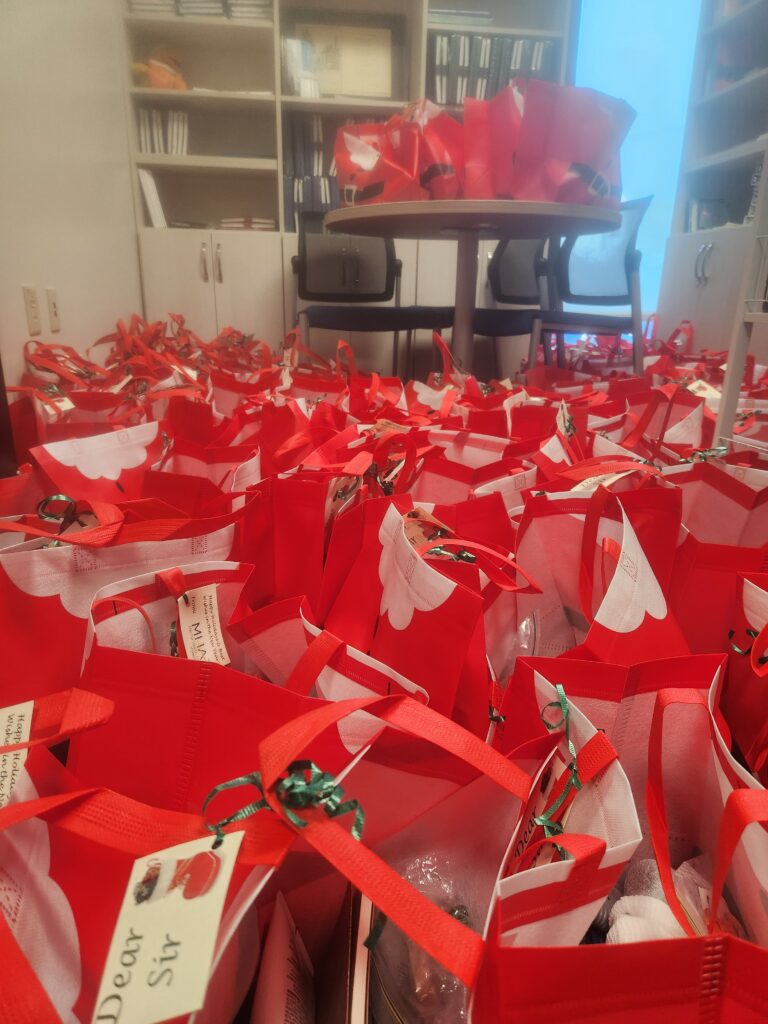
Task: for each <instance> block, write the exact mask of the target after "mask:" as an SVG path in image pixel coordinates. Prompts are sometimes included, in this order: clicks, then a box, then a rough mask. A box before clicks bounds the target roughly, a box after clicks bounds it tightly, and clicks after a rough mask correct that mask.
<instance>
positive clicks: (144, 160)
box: [120, 0, 580, 232]
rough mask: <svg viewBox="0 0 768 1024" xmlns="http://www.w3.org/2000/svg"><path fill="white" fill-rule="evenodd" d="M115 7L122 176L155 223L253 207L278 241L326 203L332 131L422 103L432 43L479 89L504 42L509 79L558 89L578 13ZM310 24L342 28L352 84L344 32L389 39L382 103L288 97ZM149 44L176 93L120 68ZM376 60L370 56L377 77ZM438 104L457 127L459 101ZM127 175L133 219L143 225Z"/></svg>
mask: <svg viewBox="0 0 768 1024" xmlns="http://www.w3.org/2000/svg"><path fill="white" fill-rule="evenodd" d="M120 2H121V3H122V4H123V5H124V8H125V10H124V13H123V29H124V37H125V47H126V78H125V82H126V98H127V109H128V116H129V121H130V123H129V131H130V142H131V147H130V148H131V158H132V166H133V169H134V174H135V172H136V171H137V170H138V169H139V168H141V169H142V170H146V171H149V172H151V174H152V175H154V177H155V179H156V186H157V191H158V194H159V199H160V202H161V204H162V206H163V207H164V208H166V207H167V210H166V213H169V215H168V217H167V219H168V220H169V221H170V220H173V221H175V222H178V223H189V224H191V225H194V224H200V223H206V224H210V223H217V222H219V221H221V220H222V219H223V218H224V217H233V216H243V217H248V216H253V215H254V212H257V213H258V214H259V215H260V216H263V217H268V218H270V219H274V220H275V221H276V222H277V225H278V230H280V231H289V232H293V231H294V230H295V226H296V214H297V213H298V212H300V211H301V210H305V209H309V210H325V209H328V208H333V206H334V205H336V204H337V203H338V192H337V189H336V183H335V176H334V169H333V168H334V162H333V143H334V139H335V136H336V132H337V130H338V128H339V127H340V126H342V125H343V124H344V123H345V122H346V121H348V120H358V121H368V120H370V121H384V120H386V119H387V118H388V117H389V116H391V115H392V114H394V113H396V112H398V111H400V110H402V108H403V107H404V106H405V105H406V104H407V103H408V102H410V101H414V100H418V99H421V98H422V97H424V96H427V97H430V96H432V95H433V94H434V82H435V78H434V68H433V66H432V64H431V60H432V55H433V50H434V47H435V41H436V39H437V38H438V37H439V36H446V35H447V36H450V37H457V36H459V37H465V38H466V40H467V44H466V49H467V52H466V53H463V54H462V58H461V60H462V65H461V67H462V69H463V68H464V66H465V65H464V63H463V61H464V58H465V57H467V56H469V58H470V67H469V70H468V72H467V76H468V78H469V79H470V80H471V78H472V75H476V76H477V77H478V78H479V79H480V80H484V77H485V78H487V79H488V80H490V68H489V65H488V63H487V62H488V61H489V60H490V57H491V52H490V51H491V47H492V45H493V46H495V47H496V48H495V49H494V50H493V52H494V53H496V52H497V50H498V59H499V63H498V65H494V67H495V68H497V71H498V77H497V79H496V80H497V81H498V82H501V81H502V76H503V74H504V72H505V70H508V71H509V72H510V77H511V72H512V65H511V64H510V66H509V68H508V69H507V68H506V65H505V66H502V65H503V56H506V57H507V62H508V63H509V60H510V58H511V56H512V51H513V49H514V52H515V53H517V49H515V46H516V45H517V47H519V49H520V52H521V53H522V54H525V59H524V60H523V59H521V62H520V64H519V66H520V68H522V69H523V70H522V71H521V72H517V73H522V74H531V75H541V77H549V78H552V79H554V80H556V81H561V82H564V81H568V80H569V79H570V78H571V76H572V71H573V54H574V49H575V42H574V40H575V36H576V33H577V31H578V24H579V11H580V0H514V2H512V0H460V2H459V0H456V2H454V0H439V2H438V0H272V2H271V3H270V4H268V5H267V6H266V10H265V12H264V13H265V18H264V19H259V20H250V19H249V20H244V19H242V18H240V19H238V18H227V17H219V16H209V17H204V16H198V15H180V14H167V13H146V11H141V12H136V11H133V12H132V11H131V10H130V6H131V4H130V0H120ZM145 6H146V5H145ZM442 10H445V12H446V13H445V17H444V18H443V17H441V13H440V12H441V11H442ZM486 10H487V11H488V12H489V16H488V17H484V16H483V14H484V12H485V11H486ZM466 12H470V13H469V14H467V13H466ZM430 19H433V20H430ZM480 22H490V23H486V24H481V23H480ZM320 24H323V25H336V26H339V27H341V28H342V29H343V30H344V31H343V33H341V36H342V37H343V38H344V39H346V40H348V42H347V43H346V44H344V45H349V47H350V53H351V55H353V60H352V62H351V64H350V66H351V67H354V66H355V64H354V62H355V60H356V61H357V67H358V70H357V72H356V74H357V76H358V77H359V76H360V75H362V74H364V72H363V71H362V70H359V69H360V68H364V67H365V66H366V65H365V61H366V59H370V58H367V57H366V55H365V53H364V52H363V51H361V52H360V53H357V52H356V51H354V49H353V47H354V46H359V45H360V44H359V43H357V42H355V32H354V30H355V29H359V30H361V31H362V36H363V44H362V45H364V46H365V45H368V46H371V45H373V43H372V40H373V39H374V38H375V37H374V32H376V31H378V32H381V31H382V30H385V29H386V30H388V31H390V33H391V48H392V75H391V93H392V98H378V97H370V96H359V95H348V94H341V92H340V93H339V94H337V95H325V96H320V97H306V96H298V95H289V94H288V90H289V87H288V84H287V83H288V81H289V79H290V75H289V74H288V70H289V69H288V61H287V57H286V49H285V45H284V41H285V40H286V39H289V38H295V37H296V36H298V35H300V32H301V31H302V26H304V31H305V32H306V26H307V25H320ZM366 30H368V40H367V42H366V41H365V31H366ZM319 36H320V38H322V33H320V34H319ZM477 36H481V37H484V38H486V39H487V40H488V39H489V41H487V42H486V44H485V49H484V50H483V53H482V54H481V53H479V51H478V54H477V55H475V53H474V51H473V52H472V54H469V50H470V49H471V48H472V46H473V45H474V43H473V37H477ZM489 37H490V38H489ZM301 38H303V37H301ZM318 45H319V44H318ZM162 46H165V47H167V49H168V50H169V51H170V54H171V56H172V57H173V58H175V59H178V61H179V65H180V68H181V73H182V75H183V76H184V78H185V80H186V82H187V83H188V85H189V86H190V88H189V89H188V90H184V91H181V90H180V91H175V90H163V89H155V88H147V87H145V86H144V85H138V84H137V83H138V82H139V81H142V82H143V81H144V80H143V79H141V78H137V79H136V80H134V78H133V76H132V74H131V71H130V68H131V65H132V63H144V62H146V61H148V60H149V59H150V58H152V57H153V56H155V51H156V49H157V48H159V47H162ZM379 47H380V48H381V46H380V44H379ZM156 59H162V58H157V57H156ZM475 60H476V63H475V64H473V63H472V61H475ZM361 62H362V63H361ZM381 63H382V62H381V58H380V56H379V57H378V65H379V76H380V78H383V75H382V74H381V67H380V65H381ZM477 68H479V70H476V69H477ZM483 72H485V76H484V75H483ZM308 73H309V74H311V69H309V70H308ZM347 73H348V78H347V79H344V78H343V77H342V79H341V81H343V82H344V85H343V89H344V90H345V92H346V93H352V92H353V91H354V90H355V89H356V88H357V86H356V84H355V83H356V82H357V80H358V79H357V77H354V76H353V75H352V74H351V73H349V72H347ZM321 80H322V79H321ZM325 84H326V85H327V84H328V83H327V82H326V83H325ZM486 85H487V82H486ZM362 87H363V86H362V85H361V88H362ZM499 87H500V88H501V87H502V86H501V85H500V86H499ZM196 88H197V90H198V91H195V89H196ZM475 88H476V91H475V95H480V94H482V88H483V87H482V81H481V84H479V85H476V87H475ZM340 89H341V86H340ZM297 91H298V90H297ZM328 91H329V92H330V89H328ZM372 91H373V88H372ZM382 94H385V91H384V89H383V88H382V89H381V91H380V92H379V96H381V95H382ZM447 98H452V97H450V96H449V97H447ZM488 98H490V95H489V96H488ZM447 109H449V110H450V112H451V113H452V114H454V115H455V116H456V117H457V118H458V119H461V116H462V107H461V106H457V105H454V106H450V107H448V108H447ZM176 111H181V114H182V116H181V117H178V118H177V117H176V116H175V112H176ZM148 124H149V126H150V127H149V129H148ZM179 131H181V141H179V134H178V133H179ZM156 133H157V134H156ZM190 151H191V152H193V153H194V155H188V154H189V153H190ZM228 154H230V155H228ZM135 180H136V182H137V186H136V188H135V190H134V191H135V205H136V215H137V221H138V223H139V224H141V225H143V226H144V227H146V228H147V229H150V223H151V218H150V216H149V213H148V210H147V208H146V204H145V202H144V199H143V194H142V191H141V189H140V188H139V187H138V176H136V178H135ZM329 204H330V205H329Z"/></svg>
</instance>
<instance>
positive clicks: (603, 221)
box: [325, 199, 621, 371]
mask: <svg viewBox="0 0 768 1024" xmlns="http://www.w3.org/2000/svg"><path fill="white" fill-rule="evenodd" d="M620 224H621V214H620V213H619V212H618V211H616V210H606V209H603V208H601V207H597V206H577V205H574V204H568V203H527V202H521V201H518V200H516V199H452V200H436V201H421V202H410V203H372V204H370V205H367V206H347V207H344V208H343V209H340V210H333V211H332V212H331V213H328V214H326V217H325V226H326V227H327V228H328V230H329V231H338V232H342V233H345V234H349V235H372V236H375V237H378V238H415V239H441V238H457V239H458V243H459V250H458V262H457V264H456V293H455V306H456V312H455V315H454V322H453V354H454V357H455V358H456V360H457V362H458V363H459V364H460V365H461V366H462V367H463V369H465V370H467V371H469V370H471V368H472V354H473V347H474V346H473V341H474V334H473V330H472V324H473V320H474V314H475V291H476V288H477V260H478V252H479V245H480V239H481V238H505V239H507V238H552V237H557V238H560V237H563V236H565V235H591V234H598V233H600V232H603V231H613V230H614V229H615V228H617V227H619V225H620Z"/></svg>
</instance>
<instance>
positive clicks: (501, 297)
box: [473, 238, 552, 375]
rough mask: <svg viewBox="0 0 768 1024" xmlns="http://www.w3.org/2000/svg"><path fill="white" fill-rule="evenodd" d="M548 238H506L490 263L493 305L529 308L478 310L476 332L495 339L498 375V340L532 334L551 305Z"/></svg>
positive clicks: (500, 243)
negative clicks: (537, 319) (535, 320)
mask: <svg viewBox="0 0 768 1024" xmlns="http://www.w3.org/2000/svg"><path fill="white" fill-rule="evenodd" d="M547 248H548V239H539V238H532V239H515V240H511V239H507V240H503V241H501V242H499V244H498V245H497V246H496V248H495V249H494V251H493V255H492V256H491V259H490V262H489V264H488V283H489V284H490V288H491V295H492V296H493V299H494V302H503V303H508V304H509V305H513V306H528V307H534V308H528V309H476V310H475V317H474V323H473V330H474V333H475V334H476V335H479V336H481V337H484V338H493V351H494V358H495V360H496V373H497V375H498V374H499V350H498V339H499V338H507V337H519V336H521V335H524V334H530V333H531V329H532V325H533V318H534V316H535V315H536V314H537V313H538V312H540V310H541V308H542V307H543V308H546V307H547V305H548V304H549V295H550V294H551V292H552V288H551V285H550V283H549V281H548V263H547V259H546V252H547Z"/></svg>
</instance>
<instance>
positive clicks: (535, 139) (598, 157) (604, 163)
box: [510, 79, 635, 206]
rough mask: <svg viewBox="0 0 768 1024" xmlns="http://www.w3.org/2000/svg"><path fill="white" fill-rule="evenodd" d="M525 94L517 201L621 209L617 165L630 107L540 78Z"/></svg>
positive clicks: (516, 170)
mask: <svg viewBox="0 0 768 1024" xmlns="http://www.w3.org/2000/svg"><path fill="white" fill-rule="evenodd" d="M514 87H515V88H520V83H515V86H514ZM512 88H513V86H510V89H512ZM524 95H525V99H524V106H523V116H522V120H521V122H520V129H519V134H518V136H517V141H516V145H515V159H514V172H513V186H512V191H511V194H512V195H513V196H514V198H515V199H531V200H548V201H555V202H571V203H597V204H602V205H610V206H618V203H619V198H620V194H621V189H620V187H619V189H618V192H617V191H616V186H617V185H618V181H617V180H616V179H617V175H616V170H617V160H618V153H619V148H620V147H621V144H622V142H623V141H624V139H625V137H626V134H627V132H628V131H629V129H630V127H631V125H632V122H633V121H634V118H635V112H634V111H633V110H632V108H631V107H630V106H629V105H628V104H627V103H625V102H624V101H623V100H618V99H614V98H613V97H610V96H606V95H604V94H603V93H599V92H595V91H594V90H591V89H581V88H577V87H575V86H563V85H555V84H554V83H551V82H544V81H542V80H539V79H529V80H528V81H527V82H526V83H525V86H524Z"/></svg>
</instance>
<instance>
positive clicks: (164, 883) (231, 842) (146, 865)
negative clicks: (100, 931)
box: [92, 832, 243, 1024]
mask: <svg viewBox="0 0 768 1024" xmlns="http://www.w3.org/2000/svg"><path fill="white" fill-rule="evenodd" d="M242 838H243V833H242V832H232V833H229V834H228V835H227V836H226V839H225V840H224V842H223V843H222V845H221V846H219V847H218V849H213V840H212V837H211V836H204V837H203V838H201V839H194V840H192V842H189V843H181V844H180V845H179V846H172V847H170V848H168V849H166V850H160V851H159V852H157V853H153V854H148V855H147V856H145V857H139V858H138V859H137V860H136V861H135V862H134V865H133V870H132V871H131V876H130V878H129V879H128V884H127V886H126V890H125V896H124V897H123V905H122V907H121V908H120V914H119V915H118V919H117V924H116V925H115V930H114V933H113V935H112V942H111V945H110V948H109V953H108V955H107V960H106V963H105V965H104V971H103V973H102V978H101V985H100V986H99V994H98V997H97V999H96V1006H95V1008H94V1011H93V1017H92V1024H97V1022H103V1021H117V1020H119V1021H120V1024H158V1022H160V1021H165V1020H169V1019H172V1018H174V1017H180V1016H182V1015H183V1014H188V1013H193V1012H194V1011H195V1010H199V1009H200V1007H201V1006H202V1005H203V1002H204V1001H205V993H206V989H207V987H208V977H209V974H210V969H211V963H212V961H213V955H214V950H215V946H216V936H217V934H218V931H219V922H220V920H221V915H222V910H223V908H224V901H225V899H226V895H227V889H228V888H229V882H230V879H231V877H232V871H233V869H234V867H235V862H236V860H237V854H238V851H239V849H240V843H241V842H242Z"/></svg>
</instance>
